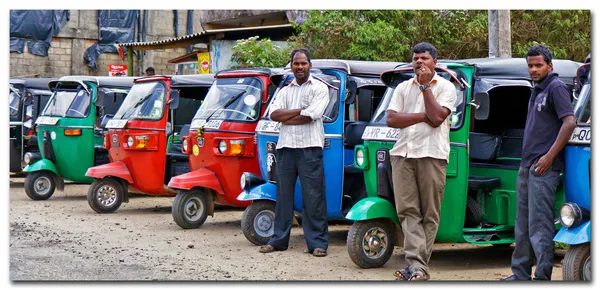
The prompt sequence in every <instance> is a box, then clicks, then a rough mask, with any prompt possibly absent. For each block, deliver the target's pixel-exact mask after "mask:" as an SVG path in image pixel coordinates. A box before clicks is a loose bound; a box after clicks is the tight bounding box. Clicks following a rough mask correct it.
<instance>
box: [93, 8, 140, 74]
mask: <svg viewBox="0 0 600 290" xmlns="http://www.w3.org/2000/svg"><path fill="white" fill-rule="evenodd" d="M139 17H140V11H139V10H98V31H99V38H98V43H96V44H94V45H92V46H91V47H90V48H88V49H87V50H86V51H85V54H84V56H83V59H84V60H85V63H86V64H87V65H88V66H89V67H91V68H93V69H97V68H98V67H97V64H96V62H97V60H98V57H100V54H102V53H105V52H111V53H117V48H116V47H115V46H114V44H115V43H128V42H135V26H136V23H137V21H138V18H139Z"/></svg>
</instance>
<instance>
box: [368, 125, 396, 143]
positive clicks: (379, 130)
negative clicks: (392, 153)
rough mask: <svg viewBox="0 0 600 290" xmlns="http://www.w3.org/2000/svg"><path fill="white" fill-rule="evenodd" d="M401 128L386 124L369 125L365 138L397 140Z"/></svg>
mask: <svg viewBox="0 0 600 290" xmlns="http://www.w3.org/2000/svg"><path fill="white" fill-rule="evenodd" d="M399 135H400V129H398V128H390V127H384V126H368V127H367V128H365V131H364V132H363V135H362V139H363V140H381V141H394V142H395V141H397V140H398V136H399Z"/></svg>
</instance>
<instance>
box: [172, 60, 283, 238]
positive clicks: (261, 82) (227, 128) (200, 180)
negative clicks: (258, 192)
mask: <svg viewBox="0 0 600 290" xmlns="http://www.w3.org/2000/svg"><path fill="white" fill-rule="evenodd" d="M281 71H282V69H260V68H257V69H232V70H224V71H220V72H219V73H217V74H216V76H215V79H216V80H215V82H214V83H213V85H212V87H211V89H210V91H209V92H208V95H207V96H206V98H205V100H204V102H203V103H202V106H200V108H199V109H198V112H197V113H196V115H195V116H194V118H193V120H192V122H191V126H190V130H189V134H188V135H187V136H185V137H183V146H182V147H183V148H182V149H183V150H182V152H183V153H184V154H186V155H188V156H189V166H190V172H189V173H186V174H182V175H179V176H176V177H173V178H171V181H170V182H169V187H170V188H172V189H174V190H176V191H177V196H176V197H175V200H174V201H173V207H172V215H173V219H174V220H175V222H176V223H177V225H179V226H180V227H182V228H184V229H192V228H198V227H200V226H201V225H202V224H203V223H204V222H205V221H206V218H207V216H208V215H211V216H213V214H214V204H215V203H216V204H221V205H229V206H235V207H246V206H248V205H249V204H250V201H240V200H237V199H236V197H237V196H238V195H239V193H240V190H239V180H240V175H241V174H242V173H243V172H251V173H253V174H257V175H258V174H260V170H259V168H258V158H257V153H256V145H255V142H254V141H255V140H254V130H255V128H256V124H257V123H258V120H259V119H260V116H262V115H263V113H264V111H265V108H266V107H267V104H269V101H270V100H271V97H272V96H273V93H274V91H275V89H276V87H275V85H273V84H272V83H271V80H270V77H271V76H274V75H276V76H278V73H280V72H281Z"/></svg>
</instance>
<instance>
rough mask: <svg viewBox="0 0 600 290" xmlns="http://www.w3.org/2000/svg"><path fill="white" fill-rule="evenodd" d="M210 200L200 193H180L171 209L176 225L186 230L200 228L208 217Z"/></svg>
mask: <svg viewBox="0 0 600 290" xmlns="http://www.w3.org/2000/svg"><path fill="white" fill-rule="evenodd" d="M208 208H209V204H208V200H207V199H206V194H204V193H202V192H200V191H183V190H182V191H180V192H179V193H178V194H177V196H176V197H175V200H174V201H173V206H172V207H171V214H172V215H173V220H175V223H176V224H177V225H178V226H180V227H181V228H184V229H197V228H199V227H200V226H201V225H202V224H204V222H205V221H206V218H207V217H208Z"/></svg>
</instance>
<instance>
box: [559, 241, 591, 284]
mask: <svg viewBox="0 0 600 290" xmlns="http://www.w3.org/2000/svg"><path fill="white" fill-rule="evenodd" d="M591 265H592V258H591V257H590V243H586V244H580V245H570V246H569V249H568V250H567V253H566V254H565V258H564V260H563V280H568V281H591V280H592V266H591Z"/></svg>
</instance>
